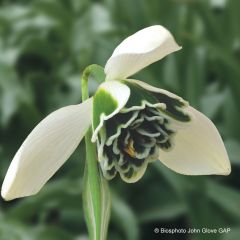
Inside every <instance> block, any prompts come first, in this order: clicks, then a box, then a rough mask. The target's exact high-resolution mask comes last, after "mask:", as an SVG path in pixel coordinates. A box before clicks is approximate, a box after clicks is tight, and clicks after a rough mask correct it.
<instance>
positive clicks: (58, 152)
mask: <svg viewBox="0 0 240 240" xmlns="http://www.w3.org/2000/svg"><path fill="white" fill-rule="evenodd" d="M180 49H181V48H180V47H179V46H178V45H177V44H176V42H175V40H174V38H173V37H172V35H171V34H170V32H169V31H168V30H166V29H165V28H164V27H162V26H151V27H148V28H145V29H143V30H141V31H139V32H137V33H135V34H134V35H132V36H130V37H128V38H127V39H125V40H124V41H123V42H122V43H121V44H120V45H119V46H118V47H117V48H116V49H115V51H114V52H113V54H112V56H111V57H110V59H109V60H108V62H107V64H106V66H105V74H106V81H105V82H104V83H102V84H101V85H100V86H99V88H98V90H97V91H96V93H95V94H94V96H93V98H90V99H89V100H87V101H85V102H83V103H81V104H79V105H73V106H68V107H64V108H62V109H59V110H57V111H55V112H53V113H52V114H50V115H49V116H47V117H46V118H45V119H44V120H43V121H42V122H40V123H39V124H38V125H37V126H36V127H35V128H34V130H33V131H32V132H31V133H30V134H29V136H28V137H27V139H26V140H25V141H24V143H23V144H22V146H21V147H20V149H19V150H18V152H17V153H16V155H15V157H14V159H13V161H12V163H11V165H10V167H9V169H8V172H7V175H6V177H5V180H4V183H3V186H2V196H3V197H4V198H5V199H6V200H11V199H13V198H17V197H23V196H29V195H33V194H35V193H37V192H38V191H39V190H40V189H41V188H42V186H43V185H44V184H45V183H46V182H47V181H48V179H49V178H50V177H51V176H52V175H53V174H54V173H55V172H56V171H57V170H58V169H59V168H60V167H61V166H62V164H63V163H64V162H65V161H66V160H67V159H68V158H69V157H70V155H71V154H72V153H73V151H74V150H75V149H76V147H77V146H78V144H79V143H80V141H81V139H82V138H83V136H84V135H85V133H86V131H87V129H88V128H89V127H90V126H92V129H93V135H92V141H93V142H96V143H97V153H98V161H99V164H100V166H101V169H102V172H103V174H104V176H105V178H107V179H109V180H110V179H112V178H114V177H115V176H116V175H118V174H119V175H120V176H121V178H122V179H123V180H124V181H126V182H129V183H130V182H136V181H137V180H139V179H140V178H141V177H142V176H143V174H144V172H145V170H146V168H147V166H148V164H149V163H150V162H152V161H156V160H160V161H161V162H162V163H163V164H164V165H166V166H167V167H169V168H170V169H172V170H174V171H176V172H178V173H181V174H188V175H207V174H221V175H227V174H229V173H230V171H231V166H230V163H229V160H228V156H227V152H226V150H225V147H224V144H223V142H222V139H221V137H220V135H219V133H218V131H217V129H216V127H215V126H214V124H213V123H212V122H211V121H210V120H209V119H208V118H207V117H206V116H204V115H203V114H202V113H200V112H199V111H197V110H196V109H194V108H192V107H191V106H189V104H188V102H186V101H185V100H183V99H182V98H181V97H179V96H177V95H175V94H173V93H170V92H168V91H166V90H164V89H159V88H156V87H153V86H150V85H148V84H147V83H144V82H141V81H138V80H133V79H129V77H130V76H132V75H133V74H135V73H136V72H138V71H140V70H141V69H143V68H144V67H146V66H148V65H149V64H151V63H153V62H155V61H158V60H160V59H162V58H163V57H165V56H166V55H168V54H170V53H172V52H175V51H178V50H180Z"/></svg>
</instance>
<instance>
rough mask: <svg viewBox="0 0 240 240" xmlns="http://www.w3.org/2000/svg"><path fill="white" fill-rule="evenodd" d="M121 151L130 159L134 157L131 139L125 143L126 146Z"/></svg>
mask: <svg viewBox="0 0 240 240" xmlns="http://www.w3.org/2000/svg"><path fill="white" fill-rule="evenodd" d="M123 150H124V152H126V153H127V154H128V155H129V156H130V157H134V156H135V149H134V146H133V140H132V139H131V138H130V139H129V140H128V143H127V145H126V146H125V148H124V149H123Z"/></svg>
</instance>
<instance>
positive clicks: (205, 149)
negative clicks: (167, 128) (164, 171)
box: [159, 107, 231, 175]
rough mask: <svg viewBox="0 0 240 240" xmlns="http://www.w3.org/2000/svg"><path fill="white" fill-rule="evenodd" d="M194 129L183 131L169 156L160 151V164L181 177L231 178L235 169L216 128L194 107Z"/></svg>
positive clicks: (177, 136) (191, 125)
mask: <svg viewBox="0 0 240 240" xmlns="http://www.w3.org/2000/svg"><path fill="white" fill-rule="evenodd" d="M188 111H189V112H190V113H191V115H192V116H194V118H193V120H192V122H191V123H190V125H189V126H188V127H186V128H183V129H179V130H178V131H177V133H176V135H175V136H174V145H173V148H172V149H171V150H170V151H169V152H164V151H162V150H160V154H159V160H160V161H161V162H162V163H163V164H164V165H166V166H167V167H169V168H170V169H172V170H173V171H176V172H178V173H181V174H186V175H211V174H217V175H228V174H230V172H231V165H230V162H229V159H228V155H227V152H226V149H225V147H224V144H223V141H222V139H221V137H220V135H219V133H218V131H217V129H216V127H215V126H214V124H213V123H212V122H211V120H209V119H208V118H207V117H206V116H205V115H203V114H202V113H200V112H199V111H197V110H196V109H194V108H192V107H188Z"/></svg>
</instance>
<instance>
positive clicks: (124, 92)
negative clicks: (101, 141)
mask: <svg viewBox="0 0 240 240" xmlns="http://www.w3.org/2000/svg"><path fill="white" fill-rule="evenodd" d="M129 96H130V89H129V87H128V86H127V85H125V84H123V83H121V82H119V81H108V82H104V83H102V84H101V85H100V86H99V88H98V90H97V92H96V94H95V95H94V97H93V130H94V132H93V136H92V141H93V142H95V141H96V140H97V135H98V132H99V131H100V130H101V128H102V127H103V125H104V121H106V120H107V119H109V118H111V117H113V116H114V115H116V114H117V113H118V112H119V111H120V110H121V109H122V108H123V107H124V106H125V104H126V103H127V101H128V98H129Z"/></svg>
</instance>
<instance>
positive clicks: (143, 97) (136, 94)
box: [122, 80, 159, 111]
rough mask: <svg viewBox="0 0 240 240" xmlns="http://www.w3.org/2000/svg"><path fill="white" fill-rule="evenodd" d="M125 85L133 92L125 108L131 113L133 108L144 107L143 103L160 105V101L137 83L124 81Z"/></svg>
mask: <svg viewBox="0 0 240 240" xmlns="http://www.w3.org/2000/svg"><path fill="white" fill-rule="evenodd" d="M122 82H123V83H124V84H126V85H127V86H128V87H129V88H130V91H131V95H130V97H129V99H128V102H127V104H126V106H125V109H128V111H130V110H131V109H132V108H134V107H136V106H142V104H143V102H148V103H149V104H158V103H159V101H158V99H157V98H156V97H155V96H154V95H153V94H151V93H149V92H148V91H146V90H145V89H144V88H142V87H140V86H138V85H137V84H135V83H131V82H130V81H127V80H123V81H122Z"/></svg>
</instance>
